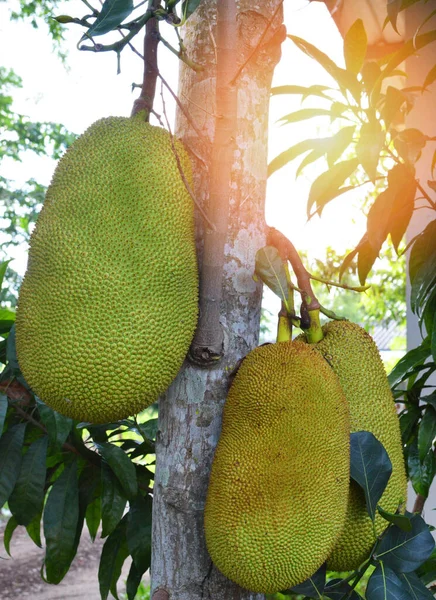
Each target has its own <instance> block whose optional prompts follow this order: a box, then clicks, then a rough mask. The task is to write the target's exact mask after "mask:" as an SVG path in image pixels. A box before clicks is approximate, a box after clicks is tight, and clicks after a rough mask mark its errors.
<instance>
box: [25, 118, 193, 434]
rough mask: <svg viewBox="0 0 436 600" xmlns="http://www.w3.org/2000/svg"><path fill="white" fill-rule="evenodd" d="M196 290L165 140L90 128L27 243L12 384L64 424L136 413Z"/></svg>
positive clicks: (168, 357) (153, 395)
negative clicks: (19, 379) (23, 383)
mask: <svg viewBox="0 0 436 600" xmlns="http://www.w3.org/2000/svg"><path fill="white" fill-rule="evenodd" d="M176 148H177V153H178V155H179V157H180V160H181V164H182V167H183V169H184V171H185V173H186V175H187V177H188V179H190V177H191V175H190V165H189V159H188V157H187V155H186V152H185V151H184V149H183V147H182V145H181V144H180V143H178V142H177V143H176ZM197 287H198V285H197V261H196V253H195V244H194V222H193V204H192V200H191V198H190V196H189V194H188V193H187V191H186V189H185V186H184V183H183V180H182V178H181V176H180V173H179V170H178V167H177V161H176V158H175V156H174V152H173V148H172V144H171V138H170V135H169V133H168V132H167V131H165V130H164V129H162V128H160V127H154V126H152V125H150V124H148V123H145V122H144V121H143V119H141V118H140V117H135V118H122V117H110V118H106V119H101V120H99V121H97V122H95V123H94V124H93V125H91V127H90V128H89V129H88V130H87V131H86V132H85V133H84V134H83V135H81V136H80V137H79V138H78V139H77V140H76V141H75V142H74V143H73V144H72V146H71V148H70V149H69V150H68V151H67V152H66V154H65V155H64V156H63V158H62V159H61V160H60V162H59V164H58V166H57V168H56V171H55V173H54V176H53V180H52V182H51V184H50V187H49V189H48V191H47V195H46V199H45V203H44V206H43V209H42V211H41V214H40V215H39V217H38V221H37V224H36V227H35V230H34V232H33V234H32V236H31V241H30V251H29V263H28V268H27V272H26V275H25V277H24V281H23V284H22V287H21V290H20V296H19V302H18V311H17V321H16V340H17V355H18V361H19V364H20V367H21V369H22V372H23V374H24V377H25V378H26V380H27V381H28V383H29V384H30V386H31V387H32V389H33V390H34V391H35V393H36V394H37V395H38V396H39V397H40V398H41V399H42V400H43V401H44V402H46V403H47V404H48V405H49V406H51V407H52V408H54V409H55V410H57V411H59V412H60V413H62V414H64V415H67V416H70V417H73V418H74V419H78V420H81V421H90V422H93V423H102V422H109V421H114V420H118V419H121V418H125V417H127V416H129V415H132V414H134V413H137V412H139V411H140V410H142V409H143V408H145V407H146V406H148V405H149V404H151V403H153V402H154V401H156V399H157V397H158V395H159V394H160V393H161V392H163V391H164V390H165V389H166V388H167V387H168V385H169V384H170V383H171V381H172V380H173V378H174V377H175V375H176V374H177V372H178V370H179V368H180V366H181V364H182V362H183V360H184V357H185V355H186V352H187V350H188V348H189V345H190V342H191V340H192V336H193V333H194V329H195V326H196V321H197Z"/></svg>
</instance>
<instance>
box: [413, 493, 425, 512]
mask: <svg viewBox="0 0 436 600" xmlns="http://www.w3.org/2000/svg"><path fill="white" fill-rule="evenodd" d="M426 500H427V498H426V497H425V496H423V495H422V494H417V496H416V498H415V504H414V505H413V510H412V512H414V513H418V514H421V513H422V511H423V510H424V504H425V501H426Z"/></svg>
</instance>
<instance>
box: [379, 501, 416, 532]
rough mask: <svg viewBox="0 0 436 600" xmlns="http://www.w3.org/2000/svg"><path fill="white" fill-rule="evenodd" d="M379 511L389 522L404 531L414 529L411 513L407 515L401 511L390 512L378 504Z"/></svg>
mask: <svg viewBox="0 0 436 600" xmlns="http://www.w3.org/2000/svg"><path fill="white" fill-rule="evenodd" d="M377 511H378V512H379V514H380V515H381V516H382V517H383V519H385V521H388V523H393V524H394V525H396V526H397V527H399V528H400V529H402V530H403V531H412V523H411V521H410V519H411V516H412V515H411V514H410V513H408V514H405V515H403V514H401V513H390V512H387V511H386V510H383V509H382V508H381V506H377Z"/></svg>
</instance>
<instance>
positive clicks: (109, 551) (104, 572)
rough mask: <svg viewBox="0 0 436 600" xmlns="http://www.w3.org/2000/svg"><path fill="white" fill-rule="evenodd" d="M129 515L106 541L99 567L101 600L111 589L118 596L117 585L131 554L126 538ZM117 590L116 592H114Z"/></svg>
mask: <svg viewBox="0 0 436 600" xmlns="http://www.w3.org/2000/svg"><path fill="white" fill-rule="evenodd" d="M126 524H127V515H125V516H124V517H123V519H122V520H121V521H120V522H119V523H118V525H117V526H116V528H115V529H114V531H113V532H112V533H111V534H110V536H109V537H108V538H107V540H106V541H105V543H104V546H103V550H102V553H101V558H100V565H99V568H98V581H99V584H100V595H101V600H106V599H107V597H108V594H109V591H111V593H112V595H113V596H115V598H118V596H117V590H116V585H117V581H118V579H119V577H120V575H121V569H122V567H123V564H124V561H125V560H126V558H127V557H128V555H129V551H128V548H127V540H126ZM114 592H115V593H114Z"/></svg>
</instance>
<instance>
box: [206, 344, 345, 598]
mask: <svg viewBox="0 0 436 600" xmlns="http://www.w3.org/2000/svg"><path fill="white" fill-rule="evenodd" d="M349 427H350V424H349V415H348V408H347V403H346V400H345V396H344V394H343V391H342V389H341V386H340V384H339V381H338V378H337V377H336V375H335V374H334V373H333V371H332V370H331V369H330V367H329V366H328V365H327V363H326V362H325V361H324V360H323V359H322V358H321V357H320V355H319V353H317V352H316V351H315V350H313V349H312V348H311V347H309V346H306V345H303V344H294V343H292V342H280V343H277V344H270V345H267V346H261V347H259V348H256V349H255V350H254V351H252V352H251V353H250V354H248V356H247V357H246V358H245V360H244V361H243V363H242V365H241V367H240V369H239V371H238V373H237V375H236V377H235V379H234V381H233V383H232V386H231V388H230V391H229V394H228V397H227V400H226V402H225V405H224V412H223V423H222V432H221V436H220V438H219V441H218V445H217V448H216V452H215V457H214V460H213V464H212V469H211V475H210V482H209V487H208V493H207V499H206V506H205V517H204V527H205V536H206V545H207V548H208V551H209V554H210V556H211V558H212V560H213V562H214V563H215V565H216V566H217V568H218V569H219V570H220V571H221V572H222V573H223V574H224V575H225V576H226V577H227V578H229V579H231V580H232V581H234V582H236V583H237V584H239V585H240V586H242V587H244V588H247V589H249V590H251V591H253V592H261V593H274V592H277V591H279V590H283V589H286V588H289V587H292V586H294V585H297V584H299V583H301V582H302V581H303V580H305V579H307V578H308V577H310V576H311V575H312V574H313V573H314V572H315V571H316V570H317V569H318V568H319V567H320V566H321V564H322V563H323V562H324V561H325V560H326V557H327V555H328V554H329V553H330V551H331V550H332V548H333V545H334V543H335V540H336V538H337V536H338V534H339V533H340V531H341V529H342V525H343V522H344V518H345V511H346V506H347V492H348V481H349Z"/></svg>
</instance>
